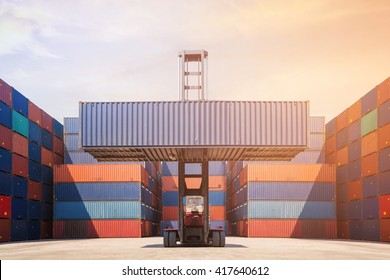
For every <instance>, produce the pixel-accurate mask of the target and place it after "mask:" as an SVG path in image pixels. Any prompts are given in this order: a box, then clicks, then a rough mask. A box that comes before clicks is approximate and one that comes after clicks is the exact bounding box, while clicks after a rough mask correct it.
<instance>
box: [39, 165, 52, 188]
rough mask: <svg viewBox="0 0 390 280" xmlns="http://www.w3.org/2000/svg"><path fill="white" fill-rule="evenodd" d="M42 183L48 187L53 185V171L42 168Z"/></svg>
mask: <svg viewBox="0 0 390 280" xmlns="http://www.w3.org/2000/svg"><path fill="white" fill-rule="evenodd" d="M41 174H42V182H43V183H45V184H48V185H53V169H52V168H50V167H47V166H44V165H42V168H41Z"/></svg>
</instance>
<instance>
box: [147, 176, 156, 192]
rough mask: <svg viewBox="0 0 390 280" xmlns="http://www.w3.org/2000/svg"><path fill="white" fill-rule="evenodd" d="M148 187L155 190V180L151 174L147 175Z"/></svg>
mask: <svg viewBox="0 0 390 280" xmlns="http://www.w3.org/2000/svg"><path fill="white" fill-rule="evenodd" d="M148 189H149V190H150V191H152V192H156V181H155V180H154V179H153V178H152V177H151V176H149V177H148Z"/></svg>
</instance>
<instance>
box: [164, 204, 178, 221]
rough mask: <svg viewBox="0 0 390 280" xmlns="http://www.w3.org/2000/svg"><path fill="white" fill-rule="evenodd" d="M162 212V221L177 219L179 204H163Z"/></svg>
mask: <svg viewBox="0 0 390 280" xmlns="http://www.w3.org/2000/svg"><path fill="white" fill-rule="evenodd" d="M162 212H163V220H164V221H170V220H177V219H179V206H164V207H163V208H162Z"/></svg>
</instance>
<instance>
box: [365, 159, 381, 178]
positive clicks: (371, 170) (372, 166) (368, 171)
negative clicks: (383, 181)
mask: <svg viewBox="0 0 390 280" xmlns="http://www.w3.org/2000/svg"><path fill="white" fill-rule="evenodd" d="M378 162H379V161H378V153H373V154H370V155H368V156H365V157H363V158H362V177H367V176H371V175H375V174H377V173H378Z"/></svg>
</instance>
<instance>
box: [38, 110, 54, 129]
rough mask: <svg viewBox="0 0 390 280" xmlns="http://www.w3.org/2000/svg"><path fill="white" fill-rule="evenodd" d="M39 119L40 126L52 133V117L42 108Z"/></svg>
mask: <svg viewBox="0 0 390 280" xmlns="http://www.w3.org/2000/svg"><path fill="white" fill-rule="evenodd" d="M41 121H42V125H41V126H42V128H44V129H46V130H47V131H49V132H51V133H53V118H52V117H51V116H50V115H49V114H48V113H46V112H45V111H43V110H42V115H41Z"/></svg>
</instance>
